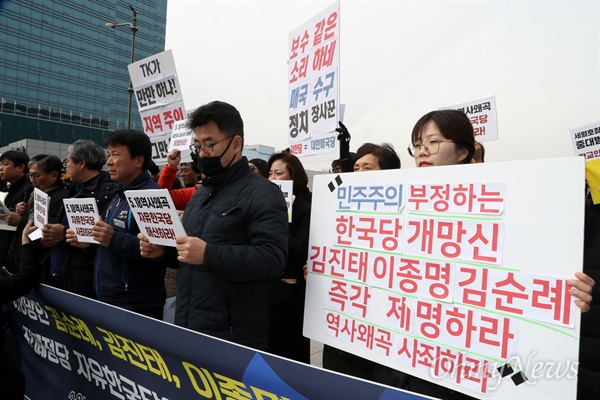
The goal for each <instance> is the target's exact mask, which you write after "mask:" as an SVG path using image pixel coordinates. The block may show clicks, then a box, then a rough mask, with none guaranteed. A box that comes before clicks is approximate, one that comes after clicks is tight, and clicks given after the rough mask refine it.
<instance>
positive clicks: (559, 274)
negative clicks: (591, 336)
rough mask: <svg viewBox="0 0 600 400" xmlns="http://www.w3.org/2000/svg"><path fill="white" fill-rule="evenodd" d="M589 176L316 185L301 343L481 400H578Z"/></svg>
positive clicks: (360, 177)
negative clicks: (575, 286)
mask: <svg viewBox="0 0 600 400" xmlns="http://www.w3.org/2000/svg"><path fill="white" fill-rule="evenodd" d="M584 170H585V169H584V160H583V158H581V157H570V158H559V159H547V160H532V161H515V162H506V163H493V164H470V165H457V166H448V167H444V168H413V169H406V170H388V171H373V172H363V173H354V174H341V175H337V176H335V175H317V176H315V177H314V183H313V204H318V205H319V207H316V208H313V210H312V213H311V232H310V245H309V260H308V269H309V275H308V279H307V293H306V299H307V300H306V312H305V319H304V335H305V336H307V337H310V338H312V339H315V340H318V341H320V342H323V343H326V344H328V345H331V346H335V347H338V348H341V349H343V350H345V351H348V352H351V353H354V354H357V355H358V356H360V357H364V358H368V359H370V360H373V361H375V362H378V363H380V364H384V365H387V366H389V367H391V368H395V369H397V370H400V371H404V372H406V373H409V374H411V375H414V376H416V377H419V378H422V379H426V380H429V381H432V382H434V383H436V384H439V385H443V386H447V387H449V388H451V389H454V390H458V391H461V392H463V393H466V394H468V395H471V396H474V397H476V398H481V397H492V398H520V399H533V398H537V399H540V398H550V397H552V398H575V396H576V389H577V365H578V352H579V350H578V349H579V322H580V310H579V308H578V307H577V306H576V305H575V304H574V298H573V297H572V296H571V293H570V292H569V289H570V285H569V284H568V283H567V279H573V278H574V274H575V272H576V271H581V266H582V262H583V259H582V249H583V213H584V201H583V200H584V199H583V193H584V190H583V174H584ZM558 214H560V216H561V217H560V229H559V230H560V234H557V227H556V219H555V218H553V217H552V215H558Z"/></svg>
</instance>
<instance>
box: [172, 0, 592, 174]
mask: <svg viewBox="0 0 600 400" xmlns="http://www.w3.org/2000/svg"><path fill="white" fill-rule="evenodd" d="M332 3H333V2H332V1H314V2H309V1H285V2H284V1H262V2H258V1H202V0H169V2H168V9H167V37H166V49H172V50H173V56H174V58H175V63H176V67H177V73H178V77H179V82H180V86H181V88H182V91H183V97H184V102H185V105H186V108H187V109H188V110H189V109H193V108H196V107H198V106H200V105H202V104H204V103H207V102H209V101H212V100H223V101H226V102H229V103H231V104H233V105H234V106H236V107H237V108H238V110H240V112H241V114H242V118H243V119H244V122H245V127H246V129H245V131H246V144H265V145H270V146H274V147H275V148H276V150H281V149H283V148H286V147H288V143H287V139H286V132H287V90H288V87H287V79H286V76H287V63H286V60H287V53H288V50H287V43H288V34H289V33H290V32H291V31H292V30H294V29H295V28H297V27H298V26H300V25H302V24H304V23H305V22H306V21H307V20H309V19H311V18H312V17H313V16H314V15H315V14H317V13H319V12H320V11H321V10H323V9H324V8H326V7H327V6H328V5H330V4H332ZM340 21H341V25H340V29H341V32H340V42H341V48H340V102H341V103H342V104H346V114H345V117H344V122H345V123H346V125H347V126H348V128H349V130H350V133H351V134H352V142H351V150H353V151H355V150H356V149H357V148H358V147H359V146H360V144H362V143H364V142H367V141H370V142H375V143H381V142H390V143H392V144H393V145H394V147H395V148H396V150H397V151H398V153H399V154H400V157H401V160H402V166H403V167H409V166H410V167H412V166H413V160H412V159H411V158H410V156H409V155H408V154H407V152H406V150H405V149H406V146H407V145H408V143H409V141H410V132H411V131H412V127H413V125H414V124H415V122H416V121H417V120H418V119H419V118H420V117H421V116H422V115H423V114H425V113H427V112H429V111H431V110H434V109H438V108H441V107H443V106H446V105H451V104H458V103H462V102H465V101H469V100H473V99H478V98H482V97H486V96H490V95H495V96H496V104H497V107H498V130H499V140H498V141H495V142H487V143H486V149H487V152H486V161H491V162H493V161H506V160H520V159H532V158H548V157H563V156H571V155H573V154H574V152H573V147H572V144H571V139H570V137H569V129H570V128H574V127H578V126H581V125H586V124H588V123H591V122H594V121H598V120H600V2H599V1H587V2H583V1H581V2H577V1H568V2H547V1H543V2H520V1H511V2H508V1H506V2H505V1H477V2H455V1H436V2H426V1H386V2H375V1H343V0H342V1H341V10H340ZM333 158H337V157H333V156H332V157H331V159H333ZM328 164H329V163H328V162H311V163H307V164H305V166H306V167H307V168H309V169H321V168H324V167H326V166H327V165H328Z"/></svg>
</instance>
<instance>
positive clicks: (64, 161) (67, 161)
mask: <svg viewBox="0 0 600 400" xmlns="http://www.w3.org/2000/svg"><path fill="white" fill-rule="evenodd" d="M68 163H69V159H68V158H65V159H64V160H63V169H66V168H67V164H68Z"/></svg>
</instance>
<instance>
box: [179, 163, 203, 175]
mask: <svg viewBox="0 0 600 400" xmlns="http://www.w3.org/2000/svg"><path fill="white" fill-rule="evenodd" d="M184 165H186V166H189V167H191V168H192V170H193V171H194V172H195V173H197V174H199V173H200V170H199V169H198V166H197V165H196V163H195V162H182V163H179V168H180V169H181V167H183V166H184Z"/></svg>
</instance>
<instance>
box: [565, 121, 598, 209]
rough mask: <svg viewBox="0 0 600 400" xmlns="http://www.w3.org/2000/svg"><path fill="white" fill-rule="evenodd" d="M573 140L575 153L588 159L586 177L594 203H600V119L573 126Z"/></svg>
mask: <svg viewBox="0 0 600 400" xmlns="http://www.w3.org/2000/svg"><path fill="white" fill-rule="evenodd" d="M570 131H571V140H572V142H573V148H574V149H575V155H577V156H580V157H581V156H583V157H585V160H586V173H585V179H586V180H587V182H588V185H589V186H590V193H591V195H592V200H593V202H594V204H600V121H597V122H594V123H591V124H587V125H585V126H580V127H579V128H573V129H571V130H570Z"/></svg>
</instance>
